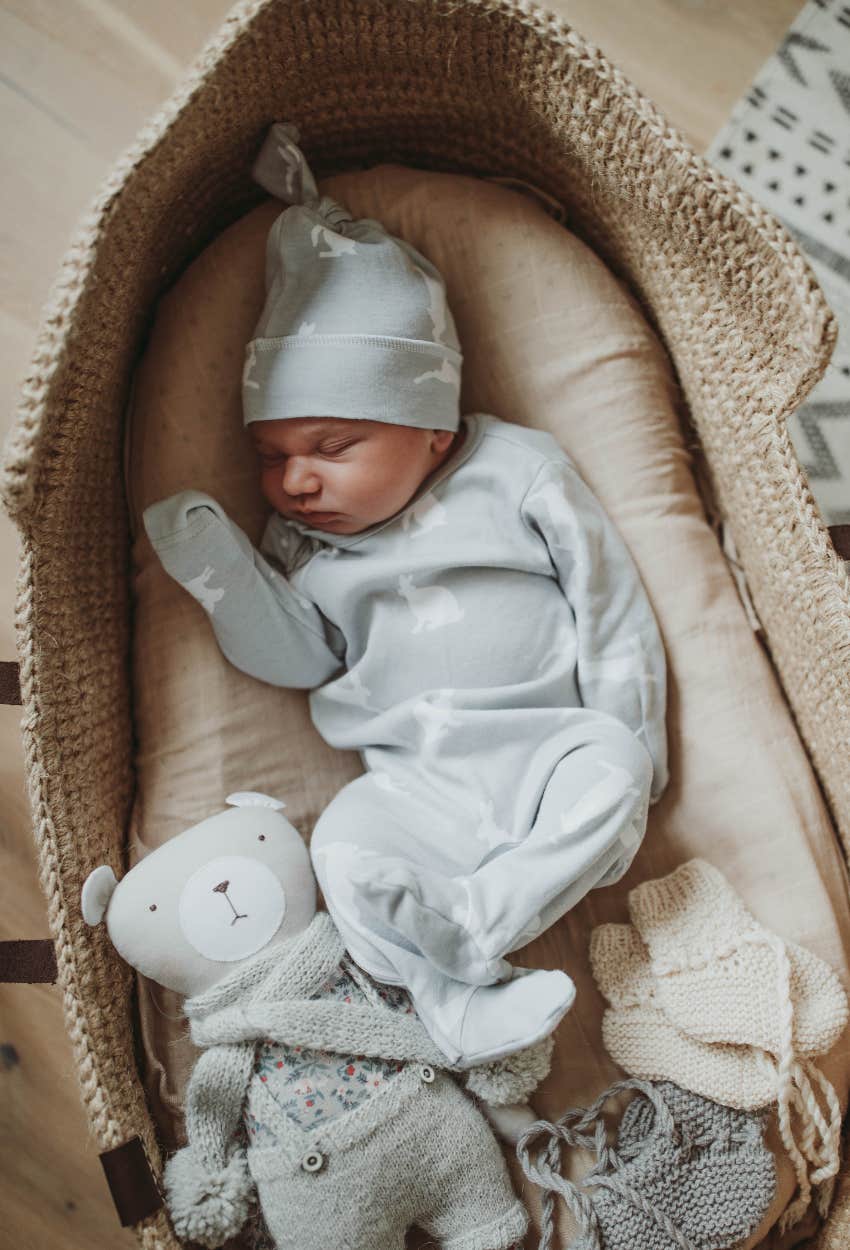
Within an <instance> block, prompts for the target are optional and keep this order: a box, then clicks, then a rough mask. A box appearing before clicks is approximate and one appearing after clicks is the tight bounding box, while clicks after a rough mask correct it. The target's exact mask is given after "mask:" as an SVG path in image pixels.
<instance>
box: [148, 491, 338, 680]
mask: <svg viewBox="0 0 850 1250" xmlns="http://www.w3.org/2000/svg"><path fill="white" fill-rule="evenodd" d="M143 520H144V525H145V530H146V531H147V534H148V537H149V538H150V540H151V543H152V545H153V548H154V550H155V551H156V554H157V556H158V557H159V559H160V561H161V563H162V566H163V568H164V569H165V571H166V572H167V573H168V574H170V576H171V577H173V578H174V580H175V581H177V582H179V583H180V585H181V586H182V587H183V588H184V590H187V591H188V592H189V594H190V595H192V596H193V597H194V598H195V599H197V601H198V602H199V603H200V605H201V607H202V608H203V609H204V611H205V612H206V613H207V615H208V616H209V618H210V624H211V625H212V628H213V631H214V632H215V636H216V639H217V640H218V644H219V646H220V647H221V650H222V651H223V653H224V655H225V656H226V657H227V659H228V660H229V661H230V662H231V664H233V665H235V667H236V668H238V669H241V670H242V672H244V673H248V674H249V675H250V676H251V677H257V678H259V679H260V681H267V682H269V683H270V684H271V685H273V686H288V687H291V688H293V689H300V690H304V689H307V690H310V689H313V688H314V687H316V686H320V685H322V684H323V682H325V681H327V680H328V679H329V678H330V677H331V676H332V675H333V674H334V673H335V672H337V671H338V669H339V668H340V667H341V664H342V655H343V653H344V642H343V639H342V636H341V634H340V633H339V631H338V630H336V629H335V628H334V627H333V626H332V625H331V624H330V622H328V621H327V620H326V619H325V618H324V617H323V616H322V614H321V613H320V612H319V609H318V608H317V607H316V606H315V604H313V603H311V602H310V600H309V599H306V598H305V597H304V596H303V595H300V594H299V593H298V592H297V591H296V590H295V589H294V588H293V586H292V585H291V583H290V582H289V580H288V579H287V578H286V576H285V575H284V574H283V573H282V572H281V571H279V570H278V569H277V568H275V566H274V564H273V563H272V562H271V560H269V559H267V558H266V556H264V555H262V554H261V553H260V552H259V551H257V550H256V548H255V547H254V546H253V545H252V544H251V542H250V540H249V539H248V537H247V535H246V534H245V533H244V532H243V531H242V530H241V529H240V528H239V526H238V525H236V524H234V522H233V521H231V520H230V518H229V517H228V516H227V514H226V513H225V512H224V510H223V509H222V508H221V506H220V505H219V504H218V503H216V501H215V500H214V499H213V498H211V497H210V496H209V495H205V494H203V493H202V492H201V491H195V490H188V491H182V492H181V493H180V494H177V495H171V496H169V498H168V499H162V500H160V501H159V502H158V503H155V504H151V506H150V507H149V508H146V509H145V513H144V517H143Z"/></svg>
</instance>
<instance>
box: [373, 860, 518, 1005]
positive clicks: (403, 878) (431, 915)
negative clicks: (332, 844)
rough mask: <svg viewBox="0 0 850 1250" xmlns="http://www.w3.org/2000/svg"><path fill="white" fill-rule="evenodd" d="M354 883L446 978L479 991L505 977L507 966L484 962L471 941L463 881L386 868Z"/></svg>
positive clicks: (390, 865) (424, 871) (509, 969)
mask: <svg viewBox="0 0 850 1250" xmlns="http://www.w3.org/2000/svg"><path fill="white" fill-rule="evenodd" d="M352 875H353V874H352ZM354 879H355V880H356V882H357V888H358V891H359V893H360V894H361V897H362V898H363V900H364V902H365V903H366V904H367V906H368V907H369V908H370V909H371V910H372V911H373V912H374V913H375V915H376V916H377V917H378V918H379V919H380V920H382V921H383V922H384V923H385V924H388V925H389V926H390V927H391V928H394V929H396V930H397V931H398V932H399V933H402V934H403V935H404V936H405V937H406V938H408V939H409V940H410V941H411V942H413V943H415V945H416V946H417V947H418V948H419V950H420V951H421V952H422V954H423V955H424V956H425V957H426V959H428V961H429V962H430V963H432V964H433V965H434V967H435V968H439V969H440V971H441V972H444V973H445V974H446V976H449V977H452V978H453V979H455V980H457V981H464V982H465V983H466V984H467V985H481V986H491V985H494V984H495V983H496V982H497V981H506V980H508V979H509V978H510V977H511V974H512V967H511V965H510V964H509V963H508V961H507V960H506V959H492V958H490V957H489V956H488V955H487V954H486V953H485V952H484V951H483V950H482V949H481V946H480V945H479V943H478V942H477V941H476V938H475V935H474V933H473V931H472V917H471V908H470V897H469V889H468V887H467V885H466V882H465V880H464V878H463V877H443V876H441V875H440V874H439V873H435V872H429V871H428V869H426V868H419V867H417V868H409V867H408V866H407V865H406V864H402V863H392V862H388V863H387V866H386V868H385V869H384V870H382V871H381V872H380V873H377V872H373V873H372V875H370V876H366V875H365V873H364V874H360V873H358V874H357V876H356V878H354Z"/></svg>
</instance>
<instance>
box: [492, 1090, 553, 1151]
mask: <svg viewBox="0 0 850 1250" xmlns="http://www.w3.org/2000/svg"><path fill="white" fill-rule="evenodd" d="M479 1106H480V1107H481V1110H482V1112H483V1113H484V1115H485V1116H486V1117H487V1119H488V1120H489V1121H490V1126H491V1127H492V1129H493V1131H494V1133H495V1134H496V1135H497V1137H501V1139H502V1141H509V1142H511V1143H512V1144H513V1145H516V1143H517V1142H518V1141H519V1139H520V1137H521V1136H522V1134H523V1133H524V1132H525V1130H526V1129H527V1128H528V1126H529V1125H530V1124H534V1123H535V1121H536V1120H539V1119H540V1117H539V1116H538V1115H535V1113H534V1110H533V1108H532V1107H531V1106H530V1104H529V1103H527V1102H512V1103H508V1104H507V1106H504V1107H494V1106H493V1105H492V1104H491V1103H489V1102H484V1101H483V1100H482V1101H481V1102H480V1103H479Z"/></svg>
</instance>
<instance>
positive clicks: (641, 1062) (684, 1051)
mask: <svg viewBox="0 0 850 1250" xmlns="http://www.w3.org/2000/svg"><path fill="white" fill-rule="evenodd" d="M590 963H591V967H592V969H593V975H594V978H595V979H596V984H597V985H598V986H599V989H600V990H601V992H602V994H604V996H605V998H606V999H607V1000H608V1002H609V1003H610V1004H611V1006H610V1008H609V1009H608V1010H607V1011H606V1012H605V1014H604V1016H603V1018H602V1040H603V1043H604V1045H605V1049H606V1050H607V1051H608V1054H609V1055H610V1056H611V1058H612V1059H613V1060H614V1062H615V1063H618V1064H619V1065H620V1067H621V1068H623V1069H624V1070H625V1071H626V1072H628V1073H629V1074H630V1075H631V1076H639V1077H643V1078H645V1079H647V1080H667V1081H675V1082H677V1083H678V1084H679V1085H683V1086H685V1087H686V1088H687V1089H689V1090H693V1091H694V1092H695V1093H697V1094H701V1095H702V1096H703V1097H705V1098H710V1099H712V1100H713V1101H714V1102H718V1103H723V1104H724V1105H725V1106H728V1107H737V1108H740V1109H742V1110H752V1109H754V1108H757V1107H766V1106H768V1104H770V1103H771V1102H773V1101H774V1100H775V1098H776V1073H775V1070H774V1067H773V1065H772V1064H771V1063H770V1062H769V1061H768V1060H766V1057H765V1056H763V1055H762V1054H760V1053H759V1052H757V1051H754V1050H752V1049H751V1048H750V1047H747V1046H729V1045H714V1046H709V1045H707V1044H706V1043H705V1042H699V1041H697V1040H695V1039H694V1038H692V1037H689V1036H688V1034H687V1033H682V1032H680V1030H679V1029H677V1028H676V1026H675V1025H674V1024H673V1023H672V1022H671V1021H670V1020H668V1019H667V1017H666V1015H665V1014H664V1012H662V1011H661V1010H660V1009H659V1007H658V1006H657V1004H656V1002H655V999H654V982H653V979H652V970H651V966H650V960H649V952H648V951H647V949H646V947H645V946H644V944H643V942H642V941H641V937H640V934H639V933H638V932H637V930H636V929H634V928H633V927H632V926H631V925H627V924H603V925H599V926H598V927H597V928H595V929H594V930H593V932H592V934H591V937H590Z"/></svg>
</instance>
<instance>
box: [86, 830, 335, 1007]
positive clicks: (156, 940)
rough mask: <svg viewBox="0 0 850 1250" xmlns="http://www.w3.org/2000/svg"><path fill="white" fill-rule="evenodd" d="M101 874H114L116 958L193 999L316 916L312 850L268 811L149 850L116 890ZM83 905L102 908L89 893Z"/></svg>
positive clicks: (111, 915)
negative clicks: (309, 850) (119, 957)
mask: <svg viewBox="0 0 850 1250" xmlns="http://www.w3.org/2000/svg"><path fill="white" fill-rule="evenodd" d="M97 872H100V873H105V874H108V878H109V882H108V883H107V884H106V885H105V889H106V890H107V892H108V891H110V890H111V893H110V894H109V896H108V902H107V903H106V909H105V919H106V926H107V929H108V931H109V936H110V938H111V939H112V942H113V944H114V945H115V948H116V950H117V951H118V953H119V954H120V955H121V956H122V957H123V958H124V959H125V960H126V961H127V962H128V963H129V964H131V965H132V966H133V967H134V968H137V969H138V970H139V971H140V972H142V973H144V975H145V976H148V977H150V978H151V979H152V980H154V981H157V982H159V984H160V985H164V986H166V987H167V988H169V989H173V990H176V991H177V992H178V993H181V994H185V995H190V996H191V995H193V994H197V993H200V992H201V991H202V990H205V989H208V988H209V987H210V986H212V985H214V984H215V983H216V982H218V981H220V980H222V979H223V978H224V977H226V976H228V975H229V974H230V973H231V972H232V971H233V970H234V968H236V967H237V966H238V965H239V964H240V963H242V962H244V961H245V960H246V959H249V958H250V957H251V956H252V955H255V954H256V953H257V952H258V951H260V950H263V949H264V948H265V947H267V946H269V945H271V944H273V943H280V942H283V941H285V940H287V939H288V938H290V937H293V936H294V935H295V934H297V933H300V932H301V931H302V930H303V929H305V928H306V927H307V925H308V924H309V923H310V921H311V920H312V919H313V916H314V915H315V911H316V884H315V878H314V876H313V870H312V867H311V864H310V859H309V855H308V852H307V848H306V847H305V845H304V843H303V841H302V840H301V837H300V836H299V834H298V832H297V831H296V830H295V829H294V828H293V826H292V825H291V824H290V823H289V821H288V820H286V818H285V817H284V816H282V815H281V813H280V812H279V811H275V810H272V809H270V808H268V807H260V806H248V807H232V808H230V809H228V810H227V811H224V812H221V813H219V814H217V815H215V816H211V817H209V818H208V819H207V820H204V821H202V822H201V823H200V824H198V825H194V826H193V827H192V828H191V829H187V830H186V831H185V832H184V833H181V834H180V835H179V836H178V837H176V838H172V839H171V840H170V841H169V842H166V843H165V844H164V845H163V846H160V847H158V848H157V849H156V850H155V851H152V852H150V854H148V855H146V856H145V858H144V859H143V860H141V861H140V862H139V863H138V864H136V865H135V867H134V868H132V869H131V870H130V871H129V872H128V873H127V874H126V876H125V877H123V878H122V880H121V881H120V882H118V884H117V885H114V886H113V885H112V882H114V878H113V877H112V874H111V872H110V870H108V869H99V870H96V873H97ZM94 878H95V874H94V873H93V874H92V878H90V881H93V880H94ZM101 880H103V878H101ZM87 884H88V883H87ZM94 884H95V886H96V884H97V883H96V882H95V883H94ZM93 888H94V887H93ZM86 905H88V910H89V914H90V915H91V913H92V911H93V910H94V911H95V912H96V911H97V905H96V904H94V905H93V904H92V898H91V889H90V890H89V898H88V902H87V901H86V899H85V897H84V911H85V909H86ZM101 910H102V909H101ZM87 918H89V917H87ZM92 918H97V917H96V916H94V917H92Z"/></svg>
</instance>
